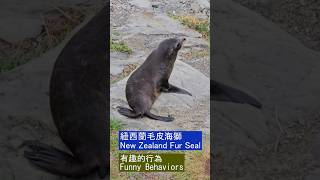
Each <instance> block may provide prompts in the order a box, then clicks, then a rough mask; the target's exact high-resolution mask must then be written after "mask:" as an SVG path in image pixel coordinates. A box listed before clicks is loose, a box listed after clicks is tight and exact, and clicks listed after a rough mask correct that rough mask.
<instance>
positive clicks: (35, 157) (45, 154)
mask: <svg viewBox="0 0 320 180" xmlns="http://www.w3.org/2000/svg"><path fill="white" fill-rule="evenodd" d="M24 145H26V146H27V147H29V148H30V149H31V151H25V152H24V157H26V158H27V159H28V160H29V161H30V162H31V163H32V164H34V165H36V166H37V167H39V168H41V169H44V170H46V171H48V172H50V173H53V174H59V175H64V176H67V177H81V176H85V175H88V174H90V173H91V172H92V171H93V170H95V169H96V168H97V167H98V164H96V163H95V162H94V161H92V163H90V162H86V164H82V163H80V162H79V161H78V160H76V159H75V158H74V157H73V156H72V155H70V154H68V153H66V152H63V151H61V150H59V149H56V148H54V147H52V146H48V145H46V144H42V143H39V142H36V141H26V142H24Z"/></svg>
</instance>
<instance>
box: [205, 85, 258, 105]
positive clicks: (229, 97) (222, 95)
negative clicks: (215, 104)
mask: <svg viewBox="0 0 320 180" xmlns="http://www.w3.org/2000/svg"><path fill="white" fill-rule="evenodd" d="M210 91H211V98H210V99H211V100H215V101H230V102H234V103H241V104H244V103H246V104H250V105H252V106H254V107H256V108H258V109H260V108H261V107H262V104H261V103H260V102H259V101H258V100H257V99H256V98H254V97H252V96H250V95H248V94H247V93H245V92H243V91H240V90H238V89H235V88H233V87H230V86H227V85H225V84H222V83H220V82H217V81H214V80H210Z"/></svg>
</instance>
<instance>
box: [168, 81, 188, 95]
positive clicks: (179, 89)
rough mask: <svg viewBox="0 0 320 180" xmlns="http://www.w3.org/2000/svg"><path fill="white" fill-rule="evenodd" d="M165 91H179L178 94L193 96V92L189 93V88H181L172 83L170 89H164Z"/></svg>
mask: <svg viewBox="0 0 320 180" xmlns="http://www.w3.org/2000/svg"><path fill="white" fill-rule="evenodd" d="M162 90H163V92H168V93H177V94H187V95H189V96H192V94H191V93H189V92H188V91H187V90H184V89H181V88H179V87H177V86H174V85H172V84H169V88H168V89H162Z"/></svg>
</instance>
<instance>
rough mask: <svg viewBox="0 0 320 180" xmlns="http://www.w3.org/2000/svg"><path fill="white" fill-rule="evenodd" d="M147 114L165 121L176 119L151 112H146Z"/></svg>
mask: <svg viewBox="0 0 320 180" xmlns="http://www.w3.org/2000/svg"><path fill="white" fill-rule="evenodd" d="M145 115H146V116H147V117H149V118H151V119H154V120H159V121H164V122H171V121H173V120H174V118H173V117H164V116H157V115H154V114H152V113H151V112H146V113H145Z"/></svg>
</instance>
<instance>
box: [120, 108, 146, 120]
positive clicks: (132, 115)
mask: <svg viewBox="0 0 320 180" xmlns="http://www.w3.org/2000/svg"><path fill="white" fill-rule="evenodd" d="M117 109H118V112H119V113H120V114H122V115H124V116H127V117H129V118H137V117H140V116H141V114H139V113H135V112H134V111H132V110H130V109H128V108H125V107H121V106H118V107H117Z"/></svg>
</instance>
